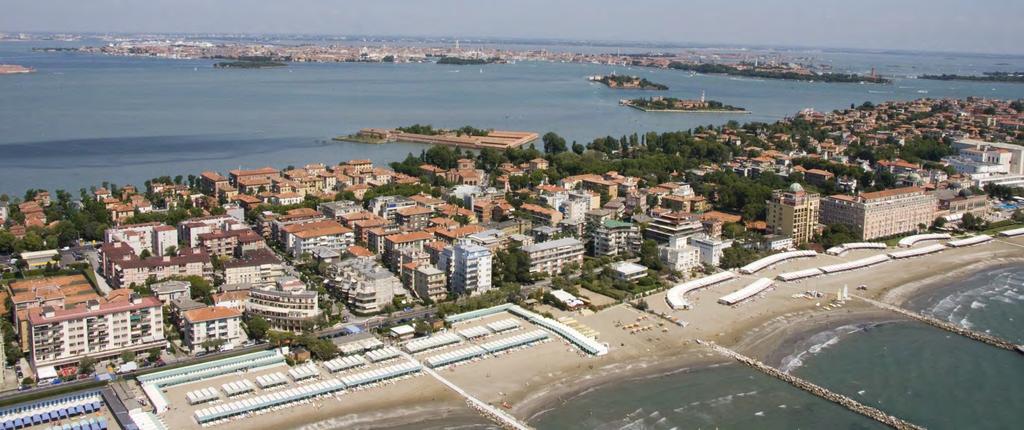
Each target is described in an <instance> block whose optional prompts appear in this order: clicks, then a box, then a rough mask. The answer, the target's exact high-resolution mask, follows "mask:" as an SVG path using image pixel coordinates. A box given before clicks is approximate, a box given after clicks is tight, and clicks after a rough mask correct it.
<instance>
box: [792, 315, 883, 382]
mask: <svg viewBox="0 0 1024 430" xmlns="http://www.w3.org/2000/svg"><path fill="white" fill-rule="evenodd" d="M869 326H870V325H866V324H851V325H844V326H840V327H837V328H835V329H832V330H826V331H823V332H820V333H817V334H815V335H813V336H811V337H810V338H808V339H807V343H810V346H808V347H807V348H806V349H804V350H802V351H800V352H798V353H795V354H790V355H787V356H786V357H785V358H783V359H782V363H781V364H780V366H779V370H781V371H782V372H783V373H790V372H792V371H794V370H796V369H799V368H800V366H803V365H804V358H806V357H807V355H808V354H810V355H817V354H818V353H820V352H821V351H822V350H824V349H826V348H828V347H830V346H832V345H835V344H837V343H839V340H840V339H841V338H842V336H846V335H849V334H852V333H856V332H858V331H863V330H865V329H867V328H868V327H869Z"/></svg>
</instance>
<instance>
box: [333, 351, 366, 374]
mask: <svg viewBox="0 0 1024 430" xmlns="http://www.w3.org/2000/svg"><path fill="white" fill-rule="evenodd" d="M365 364H367V363H366V359H365V358H363V356H361V355H348V356H344V357H338V358H335V359H332V360H328V361H326V362H324V367H326V368H327V370H328V371H330V372H331V373H337V372H341V371H342V370H348V369H354V368H356V367H359V366H362V365H365Z"/></svg>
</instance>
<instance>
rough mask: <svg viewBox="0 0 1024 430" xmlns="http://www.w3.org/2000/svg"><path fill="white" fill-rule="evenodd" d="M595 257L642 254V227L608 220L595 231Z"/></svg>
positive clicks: (593, 237) (593, 236)
mask: <svg viewBox="0 0 1024 430" xmlns="http://www.w3.org/2000/svg"><path fill="white" fill-rule="evenodd" d="M592 239H593V241H594V255H596V256H598V257H603V256H615V255H619V254H621V253H634V254H635V253H637V252H640V245H641V244H642V243H643V237H641V236H640V227H637V226H636V225H634V224H631V223H628V222H623V221H618V220H613V219H607V220H604V221H602V222H601V225H600V226H598V227H597V229H595V230H594V233H593V235H592Z"/></svg>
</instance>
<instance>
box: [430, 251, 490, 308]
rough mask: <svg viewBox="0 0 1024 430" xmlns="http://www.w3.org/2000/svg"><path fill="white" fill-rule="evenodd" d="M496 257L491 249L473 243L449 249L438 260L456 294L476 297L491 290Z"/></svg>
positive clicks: (439, 266)
mask: <svg viewBox="0 0 1024 430" xmlns="http://www.w3.org/2000/svg"><path fill="white" fill-rule="evenodd" d="M493 264H494V255H493V253H492V252H491V250H490V249H487V248H486V247H483V246H480V245H477V244H475V243H473V242H472V241H464V242H461V243H457V244H455V245H454V246H451V247H447V248H445V249H444V251H442V252H441V256H440V258H439V259H438V263H437V265H438V268H440V269H442V270H443V271H445V272H446V273H448V276H449V279H450V283H451V290H452V292H453V293H455V294H470V295H476V294H481V293H486V292H487V291H490V290H491V271H492V269H493Z"/></svg>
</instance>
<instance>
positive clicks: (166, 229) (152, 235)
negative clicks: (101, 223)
mask: <svg viewBox="0 0 1024 430" xmlns="http://www.w3.org/2000/svg"><path fill="white" fill-rule="evenodd" d="M103 241H104V242H106V243H112V242H124V243H126V244H128V246H130V247H131V248H132V250H133V251H134V252H135V253H136V254H142V251H149V254H150V255H164V252H165V251H166V250H167V248H170V247H172V246H173V247H175V248H177V246H178V231H177V230H176V229H175V228H174V227H171V226H169V225H164V224H161V223H158V222H150V223H145V224H131V225H122V226H118V227H112V228H108V229H106V230H105V231H104V232H103Z"/></svg>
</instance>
